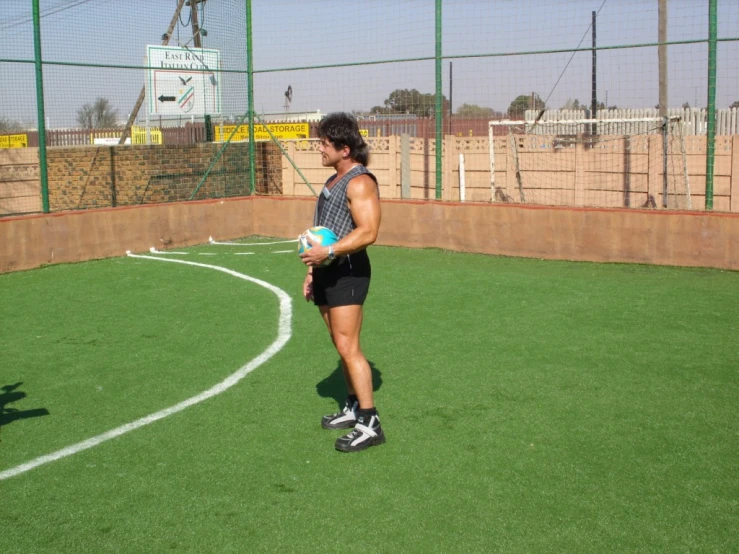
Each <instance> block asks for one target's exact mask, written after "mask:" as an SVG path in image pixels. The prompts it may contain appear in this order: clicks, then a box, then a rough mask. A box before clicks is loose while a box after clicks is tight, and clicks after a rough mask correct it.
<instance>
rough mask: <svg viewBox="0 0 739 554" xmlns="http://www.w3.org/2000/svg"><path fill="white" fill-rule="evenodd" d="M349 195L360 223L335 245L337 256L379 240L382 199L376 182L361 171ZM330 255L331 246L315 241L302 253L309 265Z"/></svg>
mask: <svg viewBox="0 0 739 554" xmlns="http://www.w3.org/2000/svg"><path fill="white" fill-rule="evenodd" d="M346 197H347V200H348V202H349V210H350V211H351V214H352V218H353V219H354V223H355V224H356V226H357V227H356V229H354V230H353V231H352V232H351V233H349V234H348V235H347V236H345V237H344V238H343V239H341V240H340V241H339V242H337V243H336V244H334V245H333V247H334V254H335V255H336V256H342V255H345V254H353V253H354V252H358V251H359V250H362V249H363V248H366V247H368V246H369V245H370V244H373V243H374V242H375V241H376V240H377V233H378V232H379V230H380V199H379V197H378V195H377V183H375V181H374V179H372V177H370V176H369V175H359V176H358V177H355V178H354V179H352V180H351V181H350V182H349V185H348V187H347V189H346ZM327 257H328V247H326V246H320V245H315V244H314V245H313V248H311V249H310V250H308V251H307V252H305V253H303V254H302V255H301V258H302V259H303V263H304V264H306V265H309V266H313V265H320V264H321V263H322V262H323V261H324V260H325V259H326V258H327Z"/></svg>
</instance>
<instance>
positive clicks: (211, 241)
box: [208, 237, 298, 246]
mask: <svg viewBox="0 0 739 554" xmlns="http://www.w3.org/2000/svg"><path fill="white" fill-rule="evenodd" d="M208 242H209V243H210V244H218V245H226V246H267V245H270V244H285V243H287V242H298V239H292V240H278V241H277V242H217V241H215V240H213V237H208Z"/></svg>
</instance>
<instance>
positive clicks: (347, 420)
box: [321, 398, 359, 429]
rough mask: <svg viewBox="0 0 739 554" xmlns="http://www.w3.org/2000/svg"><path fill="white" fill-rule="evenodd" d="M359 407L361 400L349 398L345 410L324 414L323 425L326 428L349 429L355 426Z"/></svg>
mask: <svg viewBox="0 0 739 554" xmlns="http://www.w3.org/2000/svg"><path fill="white" fill-rule="evenodd" d="M357 408H359V402H357V401H356V400H355V401H354V402H351V401H350V400H349V399H348V398H347V399H346V403H345V404H344V409H343V410H341V411H340V412H337V413H335V414H331V415H325V416H323V419H322V420H321V427H323V428H324V429H349V428H351V427H354V424H355V423H356V422H357Z"/></svg>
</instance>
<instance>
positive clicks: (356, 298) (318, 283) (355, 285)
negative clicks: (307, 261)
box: [313, 250, 372, 307]
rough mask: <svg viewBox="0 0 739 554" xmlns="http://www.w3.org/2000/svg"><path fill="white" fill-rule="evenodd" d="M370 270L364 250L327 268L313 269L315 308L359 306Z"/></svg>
mask: <svg viewBox="0 0 739 554" xmlns="http://www.w3.org/2000/svg"><path fill="white" fill-rule="evenodd" d="M371 277H372V266H371V265H370V261H369V256H368V255H367V251H366V250H360V251H359V252H355V253H354V254H350V255H349V256H342V257H341V258H339V259H338V260H336V261H335V262H334V263H333V264H331V265H329V266H327V267H316V268H313V302H314V303H315V305H316V306H332V307H333V306H352V305H356V304H359V305H362V304H364V301H365V299H366V298H367V293H368V292H369V286H370V278H371Z"/></svg>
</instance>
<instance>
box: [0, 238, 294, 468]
mask: <svg viewBox="0 0 739 554" xmlns="http://www.w3.org/2000/svg"><path fill="white" fill-rule="evenodd" d="M126 254H127V255H128V256H130V257H131V258H140V259H145V260H156V261H159V262H170V263H178V264H185V265H191V266H195V267H204V268H207V269H214V270H216V271H222V272H223V273H227V274H228V275H232V276H234V277H238V278H239V279H244V280H245V281H250V282H252V283H255V284H257V285H259V286H261V287H264V288H266V289H267V290H269V291H271V292H272V293H274V294H275V295H276V296H277V298H278V299H279V301H280V319H279V326H278V332H277V339H276V340H275V341H274V342H273V343H272V344H271V345H270V346H269V347H268V348H267V349H266V350H265V351H264V352H262V353H261V354H260V355H259V356H257V357H256V358H254V359H253V360H251V361H250V362H249V363H247V364H245V365H243V366H242V367H240V368H239V369H238V370H237V371H236V372H235V373H232V374H231V375H229V376H228V377H227V378H226V379H225V380H223V381H221V382H220V383H218V384H217V385H215V386H214V387H211V388H210V389H208V390H206V391H203V392H201V393H200V394H198V395H195V396H193V397H192V398H188V399H187V400H183V401H182V402H180V403H178V404H175V405H174V406H170V407H169V408H165V409H163V410H160V411H158V412H155V413H153V414H151V415H148V416H146V417H142V418H141V419H137V420H135V421H132V422H131V423H126V424H125V425H121V426H120V427H116V428H115V429H111V430H110V431H107V432H105V433H103V434H101V435H97V436H96V437H92V438H90V439H87V440H85V441H82V442H78V443H77V444H73V445H71V446H67V447H66V448H62V449H61V450H57V451H56V452H52V453H51V454H47V455H45V456H40V457H38V458H35V459H33V460H31V461H30V462H26V463H24V464H21V465H19V466H16V467H14V468H11V469H6V470H5V471H2V472H0V481H2V480H3V479H9V478H10V477H15V476H16V475H20V474H21V473H25V472H26V471H30V470H32V469H34V468H37V467H38V466H41V465H44V464H48V463H50V462H55V461H57V460H60V459H62V458H66V457H67V456H72V455H73V454H77V453H78V452H82V451H83V450H87V449H88V448H93V447H95V446H97V445H99V444H101V443H103V442H105V441H108V440H110V439H114V438H116V437H120V436H121V435H124V434H126V433H128V432H130V431H134V430H136V429H139V428H140V427H144V426H145V425H149V424H150V423H154V422H155V421H158V420H160V419H164V418H165V417H168V416H171V415H172V414H176V413H177V412H181V411H182V410H184V409H185V408H189V407H190V406H194V405H195V404H199V403H200V402H203V401H204V400H208V399H209V398H212V397H214V396H216V395H218V394H221V393H222V392H224V391H225V390H228V389H230V388H231V387H233V386H234V385H235V384H236V383H238V382H239V381H241V380H242V379H243V378H244V377H246V376H247V375H248V374H249V373H251V372H252V371H254V370H255V369H256V368H258V367H259V366H260V365H262V364H263V363H264V362H266V361H267V360H269V359H270V358H271V357H272V356H274V355H275V354H277V353H278V352H279V351H280V350H282V348H283V347H284V346H285V344H286V343H287V341H288V340H290V337H291V336H292V329H291V321H292V300H291V299H290V296H289V295H288V294H287V293H286V292H285V291H284V290H282V289H280V288H278V287H276V286H274V285H271V284H270V283H267V282H266V281H262V280H260V279H255V278H254V277H249V276H248V275H244V274H243V273H238V272H236V271H233V270H230V269H226V268H225V267H220V266H217V265H207V264H201V263H197V262H188V261H185V260H177V259H167V258H157V257H154V256H141V255H137V254H131V252H130V251H126Z"/></svg>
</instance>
